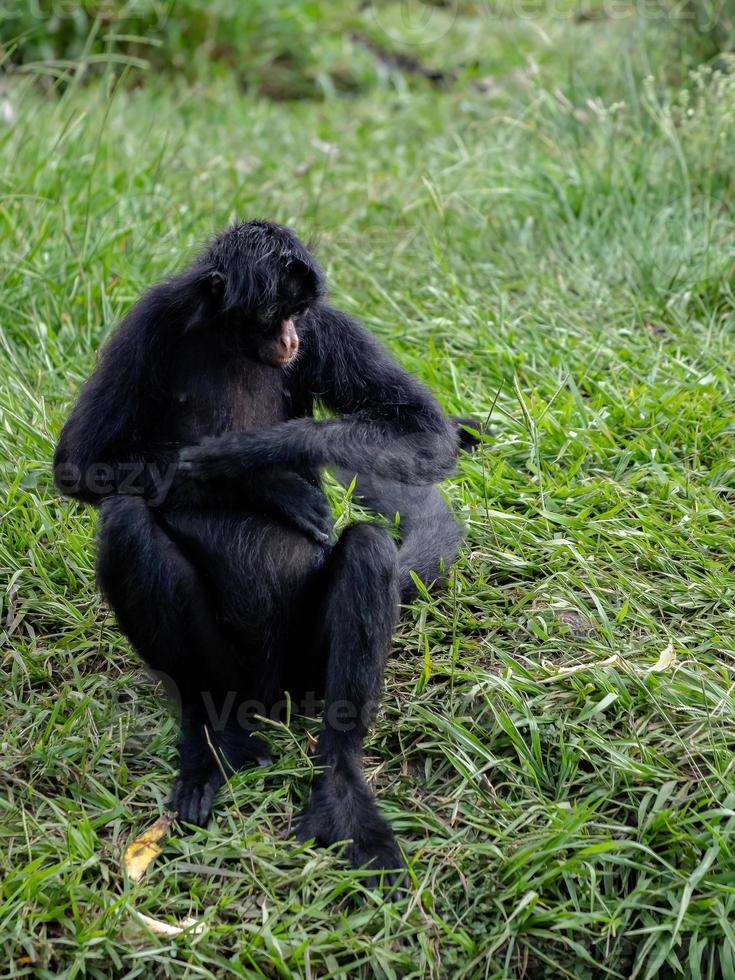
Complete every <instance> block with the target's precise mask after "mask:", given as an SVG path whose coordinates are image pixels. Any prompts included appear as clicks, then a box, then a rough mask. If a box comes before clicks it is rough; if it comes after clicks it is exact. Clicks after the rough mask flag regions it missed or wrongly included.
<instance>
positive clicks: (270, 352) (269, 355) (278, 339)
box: [255, 316, 299, 368]
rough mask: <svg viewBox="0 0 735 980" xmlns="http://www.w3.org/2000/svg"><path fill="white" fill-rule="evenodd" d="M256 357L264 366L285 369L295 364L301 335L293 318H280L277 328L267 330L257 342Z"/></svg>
mask: <svg viewBox="0 0 735 980" xmlns="http://www.w3.org/2000/svg"><path fill="white" fill-rule="evenodd" d="M255 346H256V357H257V359H258V360H259V361H262V362H263V364H271V365H272V366H273V367H278V368H285V367H288V366H289V364H293V362H294V361H295V360H296V356H297V355H298V352H299V335H298V333H297V332H296V323H295V322H294V317H293V316H287V317H279V318H278V319H277V320H276V323H275V327H271V328H270V329H267V330H266V331H265V332H264V333H262V334H261V335H260V336H259V337H258V339H257V342H256V345H255Z"/></svg>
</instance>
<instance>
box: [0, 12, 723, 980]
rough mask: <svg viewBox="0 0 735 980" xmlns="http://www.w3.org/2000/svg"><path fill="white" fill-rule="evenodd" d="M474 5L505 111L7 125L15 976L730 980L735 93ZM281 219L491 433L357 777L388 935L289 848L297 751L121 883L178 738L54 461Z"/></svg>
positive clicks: (30, 116) (147, 102) (38, 116)
mask: <svg viewBox="0 0 735 980" xmlns="http://www.w3.org/2000/svg"><path fill="white" fill-rule="evenodd" d="M471 7H472V5H468V9H467V10H466V11H465V12H464V14H463V18H460V20H461V23H459V24H458V26H457V27H456V28H452V29H451V30H450V31H449V32H448V33H445V34H443V35H441V37H439V38H438V39H436V40H435V41H434V42H432V43H433V44H434V47H433V49H432V51H433V54H432V61H433V62H435V63H436V62H441V61H442V59H446V63H456V62H457V61H461V60H462V58H463V57H464V55H463V51H464V48H463V46H462V45H463V43H464V42H463V41H461V40H460V38H465V37H470V38H471V39H472V43H473V44H475V45H476V46H477V48H478V50H479V49H482V48H483V41H484V42H486V46H485V48H484V50H485V52H486V54H485V57H486V58H487V60H488V65H489V68H488V70H487V71H486V70H485V68H483V73H485V74H493V86H492V87H491V88H490V89H489V90H487V89H486V90H485V91H482V90H480V89H479V88H478V87H477V86H476V85H475V84H474V83H473V80H472V77H471V76H467V77H465V76H463V77H462V78H460V79H459V80H458V81H457V83H456V84H455V85H453V86H449V87H448V88H446V89H441V90H439V89H435V88H432V87H431V86H429V85H428V84H423V83H421V82H420V80H413V81H406V80H405V79H402V78H400V77H398V76H394V77H390V78H384V79H383V80H382V81H380V82H378V83H376V84H375V85H371V86H368V87H367V88H366V90H365V91H364V92H362V93H361V94H360V95H358V96H355V97H354V98H351V99H326V100H322V101H302V102H288V103H282V102H278V103H277V102H269V101H264V100H263V101H258V100H257V99H255V98H253V97H251V96H247V95H245V94H243V93H242V92H241V91H240V90H239V89H238V87H237V85H236V83H235V82H234V81H228V80H227V78H219V79H216V78H214V79H207V78H204V79H202V80H200V81H199V82H197V83H195V84H194V85H190V83H189V82H187V81H185V80H182V79H177V78H171V77H165V78H162V77H157V76H153V75H152V76H151V77H150V78H148V80H147V82H146V84H144V85H143V86H142V87H140V88H130V87H127V86H125V85H120V84H116V83H115V80H114V77H113V76H112V75H111V74H110V73H107V74H103V75H102V76H101V77H100V78H98V79H97V80H96V81H92V82H90V84H88V85H86V86H82V85H78V84H76V83H72V84H71V85H66V87H65V88H64V90H63V92H62V93H61V94H60V95H59V96H58V97H57V96H55V95H53V94H48V93H46V94H42V93H41V92H39V89H38V87H37V86H36V85H34V83H33V81H32V79H29V78H20V79H17V80H14V81H12V82H11V84H10V85H9V87H8V88H7V91H6V93H5V95H4V96H3V97H4V98H6V99H7V103H8V105H9V106H10V107H11V108H12V112H13V114H14V116H15V122H14V123H13V124H7V123H6V124H2V126H1V127H0V193H2V204H1V206H0V228H1V232H0V248H1V249H2V252H1V256H2V266H3V270H2V271H3V289H2V293H1V294H0V349H1V351H2V354H1V357H2V361H1V362H0V370H1V372H2V373H1V375H0V381H1V384H0V461H1V462H2V463H3V471H2V477H1V479H2V501H3V505H2V511H1V513H2V535H1V537H0V570H1V571H2V575H3V578H4V579H6V580H7V581H6V584H5V586H4V588H3V590H2V596H1V597H0V600H1V601H2V609H1V610H0V623H2V624H3V628H4V632H2V633H0V640H1V641H2V651H1V656H0V682H1V684H0V723H1V724H2V728H1V730H0V752H1V753H2V765H1V767H0V768H1V770H2V771H1V772H0V807H1V808H2V811H1V814H0V945H1V946H2V949H3V954H2V957H1V959H2V965H1V966H0V977H20V976H39V977H81V976H91V977H109V976H126V977H134V976H141V977H150V976H160V977H168V976H176V977H179V976H185V977H192V978H195V977H196V978H198V977H210V976H217V977H220V976H240V977H255V976H267V977H289V978H290V977H294V978H297V977H313V978H316V977H320V978H325V977H343V976H344V977H358V976H365V977H375V976H377V977H386V978H393V977H416V978H424V977H441V978H444V977H447V978H468V980H475V978H481V977H482V978H485V977H488V978H489V977H512V978H515V977H529V978H537V977H544V976H548V977H553V978H556V977H574V978H577V977H580V978H584V977H611V978H624V977H630V976H633V977H636V978H644V977H650V978H654V977H659V976H663V977H666V976H672V977H674V976H683V977H693V978H696V977H710V978H713V980H714V978H717V977H725V978H730V977H735V925H733V922H734V921H735V853H734V848H735V772H734V769H733V766H734V763H733V759H734V758H735V757H734V756H733V749H734V748H735V729H734V728H733V713H734V712H735V696H734V691H735V687H734V685H735V613H734V612H733V609H734V605H733V599H734V596H735V515H734V512H733V506H734V504H735V459H734V456H733V448H732V447H733V434H734V433H735V386H734V384H733V364H734V363H735V357H734V355H735V337H734V333H733V332H734V329H735V316H734V311H735V293H734V292H733V254H735V253H734V251H733V248H734V245H735V222H734V221H733V213H734V212H733V205H734V202H733V194H734V193H735V185H733V178H732V160H733V159H735V81H734V80H733V79H734V78H735V76H734V75H732V74H728V73H726V72H716V73H714V74H713V73H711V72H709V71H708V70H707V69H703V70H702V71H701V72H699V73H698V74H697V75H696V76H693V77H692V76H689V75H688V74H687V70H688V67H689V65H690V62H691V52H689V51H688V50H687V49H686V39H685V37H684V36H683V35H682V32H681V31H680V30H679V29H678V27H676V25H671V24H668V22H664V23H663V26H662V23H661V22H660V21H656V22H654V21H651V20H644V19H634V18H632V17H627V18H622V17H620V18H617V17H616V18H602V19H594V18H593V19H583V20H581V21H574V20H571V19H568V18H566V17H561V16H560V15H555V16H551V15H548V16H542V15H541V14H538V15H537V16H535V17H533V18H528V19H521V18H513V17H512V16H510V15H505V16H504V17H503V18H501V19H500V21H499V22H498V21H495V20H492V19H488V18H487V17H485V16H481V14H480V13H475V14H474V22H473V12H472V9H470V8H471ZM480 7H481V5H478V9H480ZM557 9H559V8H558V6H557ZM385 13H386V16H388V15H390V14H391V12H390V10H388V11H385ZM393 13H395V11H394V12H393ZM396 16H397V15H396ZM455 29H456V30H457V31H459V32H460V33H459V34H454V33H453V31H454V30H455ZM462 32H464V33H462ZM491 63H495V64H496V68H495V70H494V71H493V70H491V69H492V64H491ZM485 67H488V66H485ZM680 90H682V91H683V93H684V94H681V93H680ZM255 215H260V216H270V217H273V218H275V219H278V220H281V221H285V222H288V223H290V224H293V225H294V227H295V228H296V229H297V230H298V231H299V233H301V234H302V235H303V236H304V237H309V236H310V235H311V234H316V235H317V236H318V252H319V255H320V257H321V258H322V260H323V261H324V263H325V265H326V266H327V268H328V272H329V275H330V277H331V281H332V284H333V294H334V297H335V299H336V300H337V301H338V302H339V303H340V304H342V305H344V306H345V307H346V308H347V309H349V310H350V311H351V312H353V313H356V314H357V315H359V316H360V317H361V318H362V319H363V320H364V321H365V322H366V323H367V324H368V325H369V326H370V327H371V328H372V329H373V330H374V331H375V333H376V334H377V335H378V336H380V337H381V338H382V339H383V340H384V342H385V343H386V344H387V345H388V346H389V347H390V348H391V349H392V351H393V352H394V353H395V355H396V356H397V357H398V358H399V359H400V360H401V362H402V363H403V364H404V365H405V366H406V367H408V368H409V369H411V370H412V371H414V372H415V373H416V374H417V375H419V376H420V377H421V378H423V380H424V381H426V382H427V383H428V384H430V385H431V386H432V388H433V389H434V390H435V391H436V393H437V394H438V396H439V397H440V399H441V401H442V403H443V405H444V406H445V407H446V409H447V410H451V411H462V412H465V413H470V412H473V413H479V414H489V416H490V424H491V427H492V428H493V430H494V433H495V441H494V443H493V444H492V445H491V446H490V447H489V448H488V449H487V451H486V452H484V453H483V454H481V455H480V456H477V457H473V458H466V459H464V460H463V461H462V463H461V465H460V469H459V473H458V475H457V477H456V478H455V479H454V480H452V481H451V482H450V485H449V486H448V493H449V495H450V496H451V498H452V499H453V501H454V502H455V504H456V506H457V507H458V509H460V510H461V511H462V512H463V514H464V517H465V519H466V520H467V521H468V523H469V538H468V542H467V546H466V548H465V551H464V553H463V555H462V557H461V559H460V560H459V562H458V563H457V566H456V571H455V573H454V575H453V577H452V582H451V584H450V587H449V588H448V589H446V590H445V591H444V592H436V593H434V594H433V595H432V597H431V598H430V599H426V600H421V601H418V602H417V603H416V604H415V605H414V606H413V607H412V608H411V609H410V610H408V611H407V613H406V615H405V616H404V619H403V621H402V624H401V627H400V629H399V631H398V633H397V636H396V639H395V644H394V648H395V656H394V657H393V658H392V660H391V662H390V665H389V669H388V681H387V692H386V695H385V699H384V705H383V709H382V712H381V714H380V717H379V719H378V721H377V723H376V725H375V728H374V731H373V733H372V735H371V738H370V742H369V746H368V752H367V760H366V762H367V769H368V772H369V775H370V779H371V782H372V784H373V785H374V787H375V789H376V791H377V792H378V794H379V797H380V801H381V806H382V808H383V811H384V812H385V813H386V815H387V816H388V817H389V818H390V820H391V822H392V824H393V826H394V827H395V829H396V831H397V834H398V835H399V837H400V840H401V842H402V844H403V845H404V847H405V851H406V855H407V858H408V860H409V863H410V868H411V878H412V888H413V890H412V895H411V897H410V898H409V899H407V900H405V901H402V902H398V903H386V902H383V901H381V899H380V897H379V896H378V895H375V894H373V893H369V892H366V891H365V890H364V889H363V888H362V886H361V885H360V883H359V881H358V879H357V877H356V876H355V875H354V874H353V873H351V872H349V871H347V870H345V868H344V865H343V864H342V862H341V861H340V860H339V857H338V855H337V854H333V853H329V852H323V851H321V852H312V851H309V850H308V849H303V848H298V847H296V846H295V845H293V844H289V843H287V841H286V837H287V831H288V827H289V824H290V821H291V819H292V817H293V815H294V813H295V812H296V811H297V810H298V809H299V808H300V806H301V805H302V802H303V800H304V798H305V795H306V793H307V792H308V786H309V780H310V763H309V761H308V756H307V755H306V754H305V748H306V744H307V739H306V729H305V727H304V726H303V725H302V724H298V725H294V727H293V729H292V730H287V729H274V730H273V732H272V736H271V737H272V740H273V743H274V747H275V749H276V752H277V755H278V761H277V762H276V763H275V764H274V766H273V767H272V768H270V769H267V770H260V769H259V770H258V771H256V772H249V773H243V774H240V775H238V776H237V777H236V778H234V779H233V780H232V784H231V791H230V793H229V794H228V793H223V794H221V798H220V799H219V801H218V804H217V806H216V813H215V819H214V821H213V822H212V824H211V825H210V827H209V829H208V830H207V831H206V832H205V831H202V832H200V833H197V834H196V835H194V836H192V837H189V838H187V839H180V838H175V837H174V838H170V839H169V841H168V842H167V843H166V844H165V847H164V853H163V855H162V856H161V857H160V858H159V859H158V860H157V861H156V863H155V864H154V865H152V867H151V868H150V869H149V872H148V874H147V876H146V878H145V879H144V880H143V882H142V883H140V884H138V885H132V884H131V883H129V882H127V881H126V879H125V876H124V873H123V871H122V866H121V854H122V850H123V848H124V846H125V844H126V842H127V841H128V840H129V839H131V838H132V837H133V836H135V835H136V834H137V833H139V832H140V831H142V830H143V829H144V828H145V827H146V826H147V825H148V824H150V823H151V822H152V821H153V820H154V819H155V818H156V816H157V815H158V814H159V812H160V811H161V809H162V807H163V805H164V802H165V799H166V796H167V792H168V788H169V785H170V782H171V779H172V774H173V766H174V762H175V734H176V730H175V723H174V721H173V720H172V719H171V717H170V715H169V713H168V712H167V709H166V707H165V705H164V703H163V702H162V700H161V698H160V696H159V694H158V693H157V692H156V691H155V690H153V689H152V686H151V684H150V682H149V681H148V679H147V677H146V675H145V673H144V671H143V670H142V669H141V667H140V664H139V663H138V661H137V660H136V658H135V656H134V655H133V654H132V653H131V652H130V650H129V647H128V646H127V644H126V642H125V641H124V640H123V639H122V638H121V636H120V635H119V633H118V632H117V630H116V629H115V626H114V622H113V621H112V618H111V616H110V615H109V614H108V613H107V612H106V611H105V609H104V608H103V606H102V604H101V602H100V600H99V597H98V594H97V591H96V588H95V585H94V577H93V564H94V542H93V537H94V514H93V513H92V512H91V511H89V510H86V509H84V508H81V507H78V506H76V505H73V504H70V503H69V502H67V501H64V500H60V499H59V497H58V495H57V493H56V491H55V490H54V488H53V487H52V485H51V482H50V478H49V463H50V458H51V453H52V447H53V444H54V440H55V438H56V436H57V434H58V431H59V427H60V425H61V423H62V421H63V419H64V417H65V413H66V412H67V411H68V409H69V406H70V404H71V402H72V400H73V398H74V394H75V391H76V389H77V387H78V385H79V384H80V383H81V381H82V379H83V378H84V377H85V376H86V375H87V374H88V372H89V371H90V369H91V367H92V365H93V363H94V356H95V351H96V349H97V347H98V345H99V343H100V342H101V340H102V339H103V338H104V337H105V336H106V335H107V334H108V332H109V331H110V330H111V329H112V327H113V325H114V323H115V322H116V321H117V320H118V319H119V317H120V315H121V314H122V313H123V312H124V311H125V310H126V309H127V308H128V307H129V305H130V304H131V302H132V301H133V300H134V298H135V297H136V296H137V294H138V293H139V292H140V290H141V289H142V288H144V287H145V286H146V285H148V284H150V283H151V282H153V281H154V280H156V279H157V278H159V277H160V276H162V275H164V274H165V273H167V272H169V271H170V270H172V269H175V268H178V267H180V266H181V265H182V264H183V263H184V262H185V261H186V260H187V258H188V257H189V256H190V255H191V254H192V252H193V250H194V249H195V248H196V246H197V245H198V243H199V242H201V241H202V240H203V239H205V238H206V237H207V236H208V235H209V234H210V232H211V231H212V230H213V229H216V228H219V227H221V226H222V225H224V224H225V223H226V222H227V221H229V220H230V219H232V218H234V217H235V216H255ZM670 644H671V645H673V649H674V651H675V654H676V659H675V661H674V663H673V665H671V666H669V667H667V668H666V669H664V670H662V671H654V670H651V668H652V667H653V666H654V665H655V664H656V662H657V660H658V657H659V655H660V654H661V652H662V651H664V650H665V649H666V648H667V647H668V646H669V645H670ZM572 667H574V668H579V669H576V670H574V671H572V670H569V669H568V668H572ZM136 910H137V911H140V912H143V913H145V914H148V915H150V916H153V917H154V918H157V919H164V920H167V921H171V922H173V921H175V920H179V919H181V918H183V917H185V916H187V915H191V916H193V917H195V918H196V919H197V920H200V921H202V922H203V923H204V925H205V927H206V928H205V930H204V932H202V933H201V934H198V935H194V934H192V933H185V934H183V935H181V936H179V937H177V938H174V939H157V938H155V937H153V936H152V935H150V934H149V933H148V932H147V931H146V929H145V927H143V926H142V925H141V924H140V922H139V920H138V919H137V916H136Z"/></svg>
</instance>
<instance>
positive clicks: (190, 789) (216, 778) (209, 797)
mask: <svg viewBox="0 0 735 980" xmlns="http://www.w3.org/2000/svg"><path fill="white" fill-rule="evenodd" d="M223 782H224V780H223V779H222V774H221V773H220V772H219V771H216V772H210V773H207V774H201V773H198V774H196V775H192V774H184V773H182V774H181V775H180V776H179V778H178V779H177V780H176V782H175V783H174V788H173V790H172V791H171V799H170V801H169V806H170V807H171V809H172V810H174V811H175V812H176V815H177V819H178V822H179V824H180V825H181V826H182V827H183V828H184V829H185V825H187V824H188V825H190V826H193V827H206V826H207V823H208V822H209V816H210V813H211V810H212V803H213V802H214V797H215V794H216V793H217V790H218V789H219V788H220V786H221V785H222V783H223Z"/></svg>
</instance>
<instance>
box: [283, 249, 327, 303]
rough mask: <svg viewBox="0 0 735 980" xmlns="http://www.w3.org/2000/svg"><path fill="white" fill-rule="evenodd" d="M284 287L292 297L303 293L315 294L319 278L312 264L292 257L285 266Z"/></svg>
mask: <svg viewBox="0 0 735 980" xmlns="http://www.w3.org/2000/svg"><path fill="white" fill-rule="evenodd" d="M285 280H286V281H285V283H284V285H285V287H286V291H287V292H288V294H289V295H290V296H292V297H294V298H297V297H301V296H304V295H305V294H316V293H317V291H318V288H319V278H318V276H317V274H316V271H315V270H314V269H313V268H312V266H310V265H308V264H307V263H306V262H304V261H303V260H302V259H298V258H292V259H290V260H289V263H288V265H287V266H286V273H285Z"/></svg>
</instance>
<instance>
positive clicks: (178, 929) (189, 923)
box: [135, 910, 205, 936]
mask: <svg viewBox="0 0 735 980" xmlns="http://www.w3.org/2000/svg"><path fill="white" fill-rule="evenodd" d="M135 914H136V915H137V916H138V918H139V919H140V920H141V922H143V924H144V925H146V926H148V928H149V929H150V930H151V932H153V933H155V935H156V936H178V935H179V934H180V933H182V932H183V931H184V930H185V929H191V930H192V932H193V933H194V935H195V936H198V935H199V934H200V933H202V932H204V928H205V926H204V923H203V922H200V923H198V924H197V921H196V919H192V918H191V917H187V918H186V919H182V920H181V922H177V923H175V924H174V925H172V924H171V923H170V922H162V921H161V920H160V919H153V918H151V916H150V915H145V914H144V913H143V912H138V911H137V910H136V913H135Z"/></svg>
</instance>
